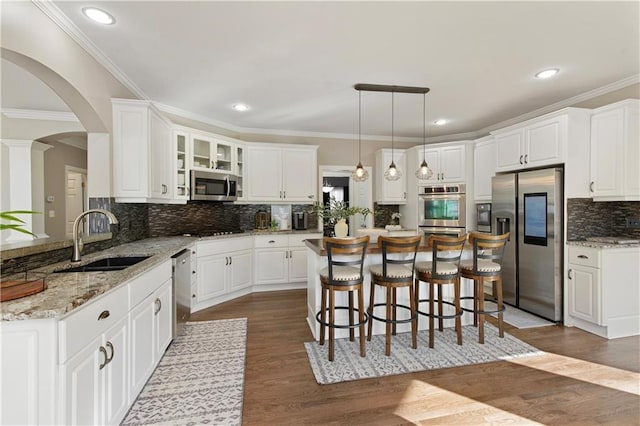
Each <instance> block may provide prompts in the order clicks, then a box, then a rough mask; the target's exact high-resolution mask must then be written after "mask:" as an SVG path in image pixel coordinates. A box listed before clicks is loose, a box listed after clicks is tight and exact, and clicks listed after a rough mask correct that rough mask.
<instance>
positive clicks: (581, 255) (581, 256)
mask: <svg viewBox="0 0 640 426" xmlns="http://www.w3.org/2000/svg"><path fill="white" fill-rule="evenodd" d="M588 258H589V256H587V255H584V254H580V255H578V259H588Z"/></svg>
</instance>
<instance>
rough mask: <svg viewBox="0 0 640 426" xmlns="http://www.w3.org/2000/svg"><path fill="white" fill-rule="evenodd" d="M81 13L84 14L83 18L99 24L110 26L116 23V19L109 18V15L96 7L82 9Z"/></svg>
mask: <svg viewBox="0 0 640 426" xmlns="http://www.w3.org/2000/svg"><path fill="white" fill-rule="evenodd" d="M82 13H84V16H86V17H87V18H89V19H91V20H92V21H94V22H97V23H99V24H104V25H111V24H115V22H116V19H115V18H114V17H113V16H111V14H109V13H107V12H105V11H104V10H102V9H98V8H96V7H85V8H84V9H82Z"/></svg>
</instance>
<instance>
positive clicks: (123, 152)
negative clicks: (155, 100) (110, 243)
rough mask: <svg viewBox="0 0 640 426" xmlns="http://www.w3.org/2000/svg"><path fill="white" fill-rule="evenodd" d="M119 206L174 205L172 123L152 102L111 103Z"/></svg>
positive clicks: (115, 189)
mask: <svg viewBox="0 0 640 426" xmlns="http://www.w3.org/2000/svg"><path fill="white" fill-rule="evenodd" d="M111 102H112V110H113V170H114V176H113V180H114V195H115V198H116V202H122V203H127V202H129V203H140V202H150V203H153V202H156V203H168V202H171V201H173V191H174V181H175V176H174V175H175V168H174V167H175V162H174V161H173V157H172V154H173V149H172V129H171V123H170V122H169V121H168V120H166V119H165V118H164V117H162V116H161V115H160V113H159V112H158V111H157V110H156V108H155V107H154V106H153V104H151V103H150V102H146V101H136V100H128V99H112V100H111Z"/></svg>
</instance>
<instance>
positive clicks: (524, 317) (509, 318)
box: [485, 301, 555, 328]
mask: <svg viewBox="0 0 640 426" xmlns="http://www.w3.org/2000/svg"><path fill="white" fill-rule="evenodd" d="M497 307H498V305H497V303H494V302H492V301H485V309H486V310H492V309H497ZM504 308H505V309H504V312H503V319H504V322H506V323H508V324H511V325H512V326H514V327H515V328H534V327H545V326H548V325H555V323H553V322H551V321H547V320H546V319H542V318H540V317H537V316H535V315H533V314H530V313H528V312H525V311H521V310H520V309H518V308H514V307H513V306H510V305H506V304H505V307H504ZM491 316H492V317H494V318H498V314H491Z"/></svg>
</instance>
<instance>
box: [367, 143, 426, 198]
mask: <svg viewBox="0 0 640 426" xmlns="http://www.w3.org/2000/svg"><path fill="white" fill-rule="evenodd" d="M406 158H407V157H406V153H405V151H404V150H397V149H395V150H393V151H392V150H391V149H381V150H379V151H376V170H375V174H376V199H375V201H376V202H377V203H378V204H406V203H407V173H409V172H410V173H413V172H414V171H415V170H411V171H409V170H407V159H406ZM392 160H393V162H394V163H395V165H396V169H397V170H398V171H399V172H400V173H401V176H400V179H398V180H387V179H385V178H384V173H385V172H386V171H387V169H388V168H389V165H390V164H391V161H392ZM416 168H417V166H416Z"/></svg>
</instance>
